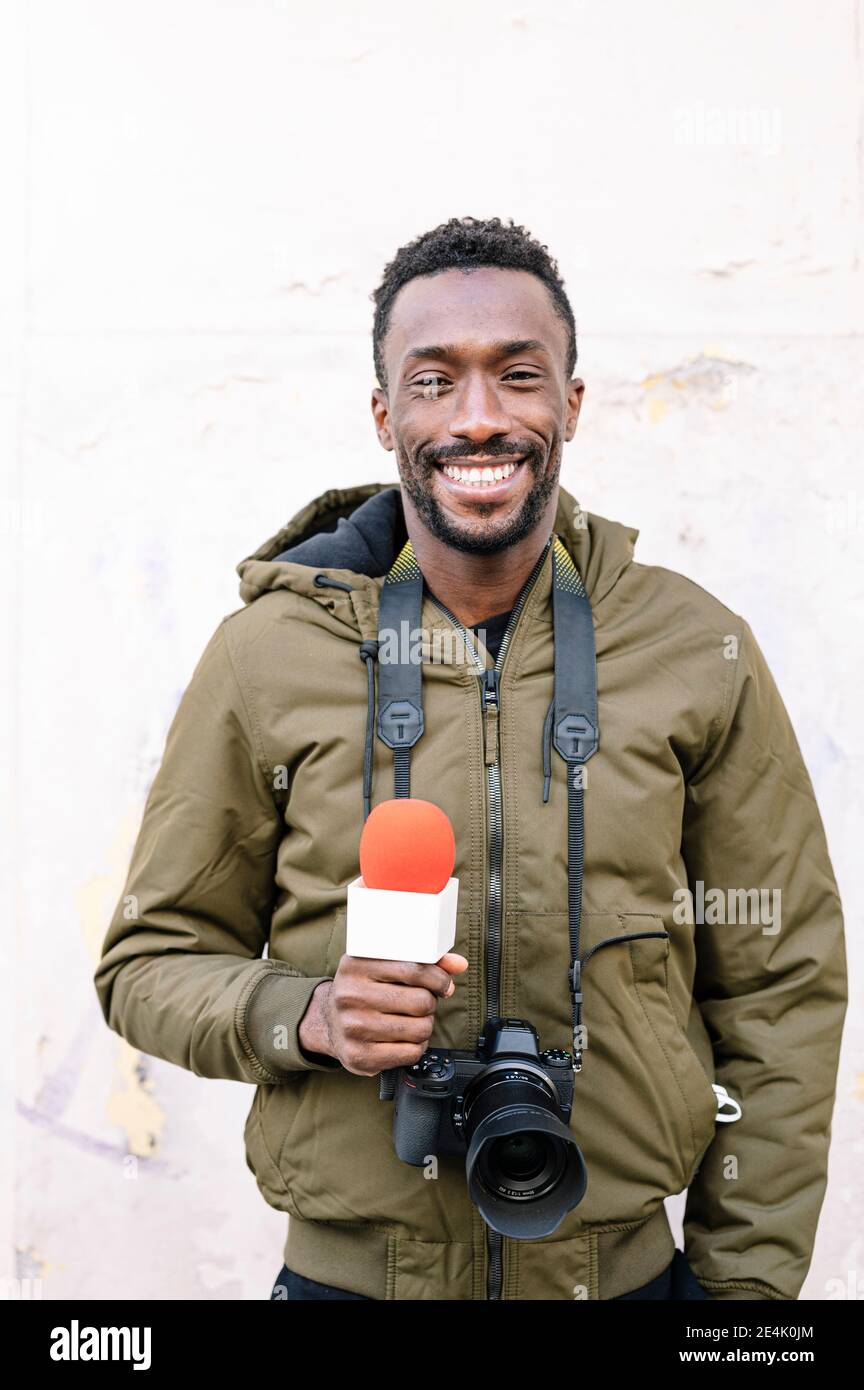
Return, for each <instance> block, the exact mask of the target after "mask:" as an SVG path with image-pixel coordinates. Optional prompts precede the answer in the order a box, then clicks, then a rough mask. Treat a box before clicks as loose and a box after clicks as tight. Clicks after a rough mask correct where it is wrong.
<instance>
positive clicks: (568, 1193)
mask: <svg viewBox="0 0 864 1390" xmlns="http://www.w3.org/2000/svg"><path fill="white" fill-rule="evenodd" d="M388 1076H389V1077H390V1078H391V1080H390V1081H388V1082H386V1083H384V1084H382V1087H381V1095H382V1098H384V1099H394V1100H395V1103H396V1108H395V1114H394V1116H393V1143H394V1146H395V1149H396V1153H397V1154H398V1156H399V1158H401V1159H402V1160H403V1161H404V1162H405V1163H412V1164H415V1165H416V1166H418V1167H422V1166H423V1164H425V1163H426V1162H428V1160H429V1159H430V1158H432V1157H437V1156H438V1155H441V1154H463V1153H466V1150H467V1154H466V1160H465V1165H466V1173H467V1178H468V1194H469V1196H470V1197H471V1200H472V1201H473V1202H474V1203H475V1204H476V1206H477V1208H478V1210H479V1212H480V1214H481V1216H482V1217H483V1219H484V1221H485V1222H486V1224H487V1225H488V1226H490V1227H491V1228H492V1230H493V1231H497V1232H498V1233H499V1234H500V1235H504V1236H512V1237H513V1238H514V1239H516V1240H540V1239H542V1237H544V1236H548V1235H551V1234H552V1232H553V1231H554V1230H555V1229H556V1228H557V1227H558V1226H559V1225H560V1224H561V1222H562V1221H563V1219H564V1217H565V1216H566V1215H567V1213H568V1211H572V1209H573V1208H574V1207H575V1206H577V1205H578V1203H579V1202H581V1200H582V1198H583V1196H584V1194H585V1189H586V1187H587V1185H588V1174H587V1172H586V1169H585V1161H584V1159H583V1157H582V1154H581V1152H580V1150H579V1146H578V1145H577V1143H576V1140H575V1138H574V1136H573V1134H572V1133H571V1131H570V1128H569V1121H570V1112H571V1109H572V1105H573V1059H572V1057H571V1055H570V1053H569V1052H564V1051H562V1050H561V1048H557V1047H554V1048H551V1049H549V1050H548V1051H546V1052H541V1051H540V1049H539V1045H538V1038H537V1030H536V1028H535V1027H534V1026H533V1024H531V1023H526V1022H524V1021H523V1020H522V1019H519V1018H495V1019H491V1020H490V1021H489V1023H488V1024H487V1026H486V1031H485V1032H484V1033H483V1034H482V1036H481V1037H480V1038H479V1039H478V1042H477V1050H476V1052H473V1053H472V1052H451V1051H448V1050H446V1049H441V1048H430V1049H429V1051H428V1052H426V1053H424V1055H423V1056H422V1057H421V1058H420V1060H419V1061H418V1062H415V1063H414V1065H413V1066H411V1067H397V1068H396V1069H395V1070H394V1072H392V1073H389V1074H388Z"/></svg>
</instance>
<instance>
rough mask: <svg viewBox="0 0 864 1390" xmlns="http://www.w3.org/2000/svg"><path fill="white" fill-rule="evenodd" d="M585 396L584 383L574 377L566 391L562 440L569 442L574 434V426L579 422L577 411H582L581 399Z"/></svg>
mask: <svg viewBox="0 0 864 1390" xmlns="http://www.w3.org/2000/svg"><path fill="white" fill-rule="evenodd" d="M584 394H585V382H584V381H582V379H581V378H580V377H578V376H574V378H573V380H572V381H571V382H570V385H569V387H568V390H567V415H566V418H565V424H564V438H565V440H570V439H572V438H573V436H574V434H575V433H576V425H577V422H578V420H579V411H580V410H581V409H582V397H583V395H584Z"/></svg>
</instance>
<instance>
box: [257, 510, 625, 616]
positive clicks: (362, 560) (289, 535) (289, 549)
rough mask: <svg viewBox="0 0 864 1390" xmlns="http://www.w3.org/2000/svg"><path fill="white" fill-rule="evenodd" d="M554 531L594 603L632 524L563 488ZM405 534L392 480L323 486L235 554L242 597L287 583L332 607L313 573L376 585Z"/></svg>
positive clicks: (618, 565)
mask: <svg viewBox="0 0 864 1390" xmlns="http://www.w3.org/2000/svg"><path fill="white" fill-rule="evenodd" d="M554 530H555V532H556V533H557V534H558V535H559V536H560V538H561V540H562V541H563V542H564V545H565V546H566V547H567V549H568V550H569V552H570V554H571V556H572V558H573V562H574V564H575V565H576V568H577V569H578V570H579V573H580V574H581V576H582V580H583V583H584V584H585V587H586V589H587V591H588V596H589V598H590V599H591V602H592V604H593V605H596V604H597V603H599V602H600V601H601V599H603V598H604V597H605V596H606V594H608V593H609V591H610V590H611V589H612V587H613V586H614V585H615V583H616V582H617V580H618V578H619V576H620V575H621V573H622V572H623V571H624V570H625V569H626V567H627V566H628V565H629V564H630V562H631V560H632V559H633V552H634V548H635V544H636V540H637V537H638V535H639V532H638V530H637V529H635V528H633V527H629V526H623V525H621V523H620V522H617V521H609V520H607V519H606V518H605V517H602V516H597V515H595V514H594V513H593V512H584V511H583V510H582V509H581V507H580V506H579V503H578V502H577V501H576V499H575V498H574V497H573V496H572V495H571V494H570V493H569V492H567V491H566V489H565V488H563V487H561V488H560V489H559V495H558V510H557V513H556V516H555V526H554ZM407 539H408V532H407V529H406V526H405V516H404V512H403V510H402V489H401V487H400V486H399V485H398V484H393V483H364V484H363V485H361V486H358V487H350V488H330V489H328V491H327V492H323V493H322V494H321V495H320V497H316V498H315V500H314V501H312V502H309V503H308V504H307V505H306V506H305V507H303V508H302V509H301V510H300V511H299V512H297V514H296V515H295V516H294V517H292V518H291V520H290V521H288V522H287V523H286V524H285V525H284V526H283V527H281V529H280V530H279V531H277V532H276V534H275V535H274V536H271V537H270V539H269V540H266V541H264V543H263V544H262V545H260V546H259V547H258V549H257V550H255V551H253V553H252V554H251V555H249V556H247V558H246V559H245V560H241V562H240V564H239V565H238V566H237V573H238V574H239V576H240V597H241V598H242V599H243V601H244V603H247V604H249V603H253V602H254V600H255V599H257V598H260V596H261V595H262V594H264V593H267V592H270V591H272V590H275V589H291V590H293V591H294V592H295V593H298V594H303V595H305V596H306V597H309V598H314V599H316V600H318V601H319V602H323V603H325V604H326V605H328V606H331V605H332V594H330V595H328V594H326V593H324V592H322V590H321V588H320V587H319V586H318V585H317V584H316V583H315V576H316V575H317V574H320V573H322V572H325V571H326V573H327V575H328V577H329V578H331V579H335V580H338V581H341V583H342V584H343V585H345V586H346V587H348V586H350V587H351V589H353V590H363V589H366V590H374V589H377V588H380V585H381V582H382V580H383V576H384V575H386V574H387V572H388V570H389V569H390V566H391V565H392V563H393V561H394V560H395V559H396V556H397V555H398V554H399V551H400V550H401V548H402V546H403V545H404V544H405V542H406V540H407Z"/></svg>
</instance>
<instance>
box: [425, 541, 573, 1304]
mask: <svg viewBox="0 0 864 1390" xmlns="http://www.w3.org/2000/svg"><path fill="white" fill-rule="evenodd" d="M550 544H551V537H550V539H549V540H548V541H547V542H546V545H545V546H544V547H543V550H542V551H541V553H540V556H539V557H538V559H537V562H536V564H535V566H534V568H533V570H532V571H531V573H530V575H529V576H528V578H527V580H526V581H525V584H524V585H523V587H522V590H521V592H520V594H519V597H518V598H517V600H516V603H515V605H514V607H513V612H512V613H511V614H510V621H509V623H508V624H507V630H506V632H505V633H504V636H503V638H502V639H501V646H500V648H499V651H498V657H497V659H496V661H495V665H494V666H492V667H488V668H487V667H485V666H484V665H483V663H482V661H481V660H480V656H479V653H478V652H477V649H476V647H475V646H474V642H473V639H472V636H471V634H470V633H469V631H468V629H467V628H466V627H465V625H464V623H461V622H460V621H459V619H458V618H457V617H455V616H454V615H453V614H452V613H451V612H450V610H449V608H446V607H445V606H444V604H443V603H439V601H438V600H437V599H435V598H432V602H433V603H434V604H435V607H436V608H437V609H438V610H439V612H441V613H443V614H444V615H445V617H447V618H448V619H449V620H450V622H451V623H452V624H453V626H454V627H455V628H456V630H457V632H458V633H459V635H460V636H461V638H462V640H463V642H464V643H465V646H466V649H467V650H468V651H469V652H470V653H471V655H472V656H473V658H474V661H475V664H476V668H477V674H478V676H479V678H480V679H479V688H480V701H481V710H482V717H483V760H484V764H485V766H486V795H487V805H488V815H489V876H488V881H487V897H486V1019H487V1022H488V1020H489V1019H491V1018H494V1017H496V1015H497V1013H498V1010H499V1007H500V1000H499V994H500V974H501V924H502V920H503V896H504V895H503V854H504V804H503V797H502V793H501V765H500V762H499V751H500V739H499V724H500V714H501V672H502V670H503V669H504V662H505V660H506V659H507V651H508V649H509V647H510V643H511V641H512V638H513V634H514V632H515V631H516V627H517V625H518V623H519V619H520V617H521V616H522V611H523V609H524V607H525V604H526V603H527V601H528V597H529V595H530V593H531V590H532V589H533V588H534V585H535V583H536V581H537V578H538V576H539V574H540V571H541V569H542V568H543V563H544V561H545V559H546V555H547V552H548V550H549V546H550ZM430 598H431V595H430ZM486 1251H487V1257H488V1265H489V1268H488V1272H487V1278H486V1297H487V1299H500V1297H501V1286H502V1284H503V1278H504V1241H503V1237H502V1236H501V1235H499V1234H498V1232H497V1231H493V1230H491V1229H489V1227H487V1229H486Z"/></svg>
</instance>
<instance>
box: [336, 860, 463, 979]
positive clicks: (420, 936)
mask: <svg viewBox="0 0 864 1390" xmlns="http://www.w3.org/2000/svg"><path fill="white" fill-rule="evenodd" d="M458 895H459V880H458V879H456V878H451V879H448V880H447V882H446V883H445V885H444V887H443V888H442V889H441V892H440V893H404V892H401V891H400V890H398V889H395V888H367V887H366V885H365V883H364V882H363V877H362V875H361V876H360V877H359V878H355V879H354V880H353V881H352V882H351V883H349V884H348V909H347V920H346V932H345V937H346V940H345V950H346V952H347V954H348V955H349V956H365V957H367V958H369V959H371V960H414V961H418V962H420V963H421V964H430V965H434V964H435V962H436V961H439V960H440V959H441V957H442V956H443V955H446V953H447V952H448V951H452V949H453V946H454V945H455V942H456V903H457V898H458Z"/></svg>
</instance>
